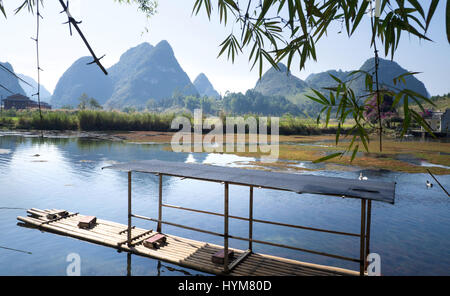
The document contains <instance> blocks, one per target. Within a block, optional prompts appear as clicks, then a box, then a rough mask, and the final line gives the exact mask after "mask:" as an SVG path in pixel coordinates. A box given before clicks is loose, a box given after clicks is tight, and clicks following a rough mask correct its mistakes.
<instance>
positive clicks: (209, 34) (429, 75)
mask: <svg viewBox="0 0 450 296" xmlns="http://www.w3.org/2000/svg"><path fill="white" fill-rule="evenodd" d="M22 1H23V0H8V1H4V3H5V5H6V9H7V13H8V19H7V20H5V19H4V17H3V16H0V36H1V43H0V61H1V62H9V63H11V64H12V65H13V67H14V70H15V71H16V72H17V73H22V74H25V75H28V76H31V77H33V78H35V79H36V51H35V43H34V41H32V40H31V39H30V37H32V36H34V35H35V34H36V32H35V30H36V18H35V17H34V16H33V15H32V14H30V13H28V12H26V11H23V12H21V13H19V14H18V15H14V13H13V10H14V8H16V7H18V6H19V5H20V3H21V2H22ZM194 2H195V1H194V0H159V6H158V13H157V14H156V15H155V16H153V17H152V18H151V19H150V20H149V21H147V19H146V18H145V16H144V15H143V14H142V13H140V12H138V11H137V7H136V6H134V5H120V4H117V3H115V2H114V1H113V0H95V1H92V0H91V1H88V0H70V7H71V8H72V9H71V12H72V14H73V15H74V16H75V17H76V18H77V19H79V20H82V21H83V23H82V24H81V25H80V26H81V28H82V30H83V32H84V33H85V35H86V37H87V39H88V41H89V42H90V44H91V46H92V47H93V48H94V51H95V52H96V54H97V55H98V56H102V55H103V54H106V56H105V58H104V59H103V60H102V63H103V64H104V65H105V67H110V66H112V65H113V64H115V63H116V62H117V61H118V60H119V58H120V55H121V54H122V53H124V52H125V51H126V50H127V49H129V48H130V47H134V46H136V45H138V44H140V43H142V42H149V43H151V44H153V45H155V44H156V43H158V42H159V41H161V40H163V39H165V40H167V41H168V42H169V43H170V44H171V46H172V48H173V50H174V52H175V56H176V58H177V60H178V62H179V63H180V65H181V67H182V68H183V69H184V71H185V72H186V73H187V74H188V76H189V77H190V78H191V80H192V81H193V80H194V79H195V78H196V76H197V75H198V74H199V73H201V72H203V73H205V74H206V76H207V77H208V78H209V79H210V81H211V83H212V84H213V85H214V87H215V88H216V89H217V90H218V91H219V92H221V93H222V94H224V93H225V91H227V90H230V91H243V92H244V91H246V90H247V89H249V88H253V87H254V85H255V83H256V81H257V78H258V71H257V69H256V68H255V69H254V70H253V71H250V68H251V63H249V61H248V59H247V56H246V55H242V56H240V57H238V58H237V60H235V63H234V64H232V63H231V61H227V59H226V57H220V58H217V54H218V53H219V44H220V43H221V42H222V41H223V39H224V38H225V37H226V36H227V35H228V34H229V33H230V32H231V30H233V29H234V30H235V31H239V29H240V28H239V26H238V25H236V26H235V27H234V28H233V26H232V25H229V26H228V27H227V28H225V27H224V26H223V25H221V24H219V21H218V15H217V10H216V11H214V13H213V18H212V20H211V22H210V21H208V18H207V17H206V15H205V14H204V13H202V14H201V15H198V16H191V11H192V6H193V4H194ZM420 2H421V3H425V4H424V7H428V5H429V4H428V3H429V2H430V1H429V0H425V1H420ZM44 4H45V7H44V8H43V9H42V11H41V14H42V15H43V17H44V19H43V20H42V21H41V32H40V38H41V39H40V55H41V58H40V60H41V68H43V69H44V71H43V72H42V74H41V82H42V84H43V85H44V86H45V87H46V88H47V89H48V90H49V91H50V92H53V90H54V88H55V86H56V83H57V82H58V79H59V78H60V77H61V75H62V74H63V73H64V72H65V71H66V70H67V68H68V67H70V65H72V63H73V62H74V61H75V60H77V59H78V58H80V57H82V56H87V55H89V52H88V50H87V49H86V47H85V46H84V44H83V42H82V41H81V39H80V37H79V36H78V35H77V33H76V32H74V35H73V36H70V35H69V28H68V26H67V25H62V23H63V22H65V21H66V20H67V17H65V15H64V14H60V13H59V12H60V11H61V7H60V4H59V1H49V0H45V1H44ZM444 15H445V1H441V3H439V6H438V8H437V11H436V14H435V16H434V19H433V21H432V24H431V27H430V29H429V35H428V36H429V37H430V38H431V39H432V40H433V42H419V41H418V40H417V39H416V38H414V37H409V36H408V35H404V36H403V37H402V40H401V42H400V45H399V49H398V51H397V53H396V56H395V57H394V60H395V61H396V62H398V63H399V64H400V65H401V66H402V67H403V68H406V69H408V70H410V71H418V72H423V73H422V74H419V75H417V77H418V78H419V79H420V80H421V81H423V82H424V83H425V86H426V87H427V89H428V91H429V92H430V94H432V95H436V94H443V93H448V92H450V83H449V82H450V78H449V77H450V70H449V69H450V45H449V44H448V42H447V40H446V36H445V18H444ZM146 26H147V27H148V28H149V32H148V33H144V28H145V27H146ZM360 27H361V28H360V31H359V32H358V33H357V34H356V35H354V36H352V38H351V39H348V37H347V35H345V34H337V32H338V30H339V28H334V29H332V30H330V31H329V34H328V36H327V37H325V38H324V39H323V40H322V41H320V43H319V44H318V46H317V56H318V61H317V62H308V63H307V65H306V70H303V71H301V72H300V71H299V70H298V67H297V66H296V65H295V64H293V65H294V66H293V69H292V72H293V74H294V75H296V76H298V77H299V78H301V79H305V78H306V77H307V76H308V75H309V74H311V73H317V72H321V71H326V70H329V69H342V70H354V69H357V68H359V67H360V66H361V65H362V63H363V62H364V61H365V60H366V59H368V58H370V57H372V55H373V50H372V49H371V48H370V47H369V46H370V44H369V43H370V24H369V19H368V18H366V19H365V20H364V21H363V22H362V23H361V24H360ZM381 56H382V57H384V55H383V54H382V55H381ZM297 61H298V60H297ZM297 65H298V64H297ZM267 68H268V66H266V68H265V70H267Z"/></svg>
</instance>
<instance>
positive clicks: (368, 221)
mask: <svg viewBox="0 0 450 296" xmlns="http://www.w3.org/2000/svg"><path fill="white" fill-rule="evenodd" d="M371 219H372V201H371V200H368V201H367V229H366V258H365V260H364V263H365V266H364V270H365V271H366V270H367V263H368V262H367V257H368V256H369V254H370V222H371Z"/></svg>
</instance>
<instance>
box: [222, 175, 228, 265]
mask: <svg viewBox="0 0 450 296" xmlns="http://www.w3.org/2000/svg"><path fill="white" fill-rule="evenodd" d="M223 240H224V242H223V246H224V258H223V259H224V260H223V261H224V262H223V265H224V266H223V271H224V272H225V273H228V182H225V196H224V236H223Z"/></svg>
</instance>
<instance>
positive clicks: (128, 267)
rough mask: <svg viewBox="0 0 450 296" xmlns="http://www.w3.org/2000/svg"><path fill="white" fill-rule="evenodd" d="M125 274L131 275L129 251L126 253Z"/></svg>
mask: <svg viewBox="0 0 450 296" xmlns="http://www.w3.org/2000/svg"><path fill="white" fill-rule="evenodd" d="M127 276H131V253H127Z"/></svg>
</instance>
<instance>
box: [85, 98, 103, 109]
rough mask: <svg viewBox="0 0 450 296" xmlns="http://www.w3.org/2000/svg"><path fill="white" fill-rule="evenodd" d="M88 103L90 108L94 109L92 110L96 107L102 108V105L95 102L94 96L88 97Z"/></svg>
mask: <svg viewBox="0 0 450 296" xmlns="http://www.w3.org/2000/svg"><path fill="white" fill-rule="evenodd" d="M88 104H89V107H90V109H94V110H95V109H97V110H99V109H103V107H102V105H100V103H99V102H97V100H96V99H94V98H90V99H89V101H88Z"/></svg>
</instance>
